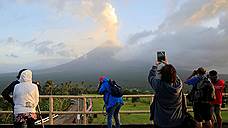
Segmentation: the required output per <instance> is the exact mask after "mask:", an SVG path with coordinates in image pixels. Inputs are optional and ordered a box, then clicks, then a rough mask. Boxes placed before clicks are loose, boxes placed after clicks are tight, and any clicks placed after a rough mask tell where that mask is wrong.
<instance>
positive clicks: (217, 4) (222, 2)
mask: <svg viewBox="0 0 228 128" xmlns="http://www.w3.org/2000/svg"><path fill="white" fill-rule="evenodd" d="M227 10H228V1H227V0H210V1H209V2H208V3H205V4H204V5H203V6H202V7H201V8H200V9H199V10H198V11H197V12H195V13H194V14H193V15H192V16H191V17H190V18H189V20H190V21H189V22H191V23H197V22H199V21H202V20H208V19H210V18H212V17H215V16H218V14H219V13H220V12H222V11H227Z"/></svg>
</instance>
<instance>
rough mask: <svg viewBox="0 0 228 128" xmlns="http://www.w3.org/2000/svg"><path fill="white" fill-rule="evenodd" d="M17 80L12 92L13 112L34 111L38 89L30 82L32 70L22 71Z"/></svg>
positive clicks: (37, 100)
mask: <svg viewBox="0 0 228 128" xmlns="http://www.w3.org/2000/svg"><path fill="white" fill-rule="evenodd" d="M19 81H20V83H19V84H16V85H15V88H14V92H13V101H14V104H15V106H14V114H15V115H16V114H19V113H29V112H36V106H37V105H38V102H39V91H38V87H37V85H36V84H33V83H32V71H31V70H25V71H23V72H22V73H21V76H20V79H19Z"/></svg>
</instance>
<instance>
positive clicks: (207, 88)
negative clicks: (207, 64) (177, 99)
mask: <svg viewBox="0 0 228 128" xmlns="http://www.w3.org/2000/svg"><path fill="white" fill-rule="evenodd" d="M187 98H188V99H189V100H190V101H192V102H209V101H213V100H214V99H215V89H214V86H213V84H212V83H211V81H210V80H209V79H208V78H206V77H205V78H203V79H202V80H201V81H200V82H199V83H198V84H197V86H196V87H194V88H193V89H192V91H191V92H190V94H189V95H188V96H187Z"/></svg>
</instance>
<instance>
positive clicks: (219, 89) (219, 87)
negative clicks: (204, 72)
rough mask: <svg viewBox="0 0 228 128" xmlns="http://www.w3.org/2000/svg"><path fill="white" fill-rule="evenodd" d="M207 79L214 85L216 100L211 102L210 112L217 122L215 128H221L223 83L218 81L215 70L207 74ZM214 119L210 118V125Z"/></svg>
mask: <svg viewBox="0 0 228 128" xmlns="http://www.w3.org/2000/svg"><path fill="white" fill-rule="evenodd" d="M209 78H210V80H211V82H212V84H213V85H214V88H215V95H216V99H215V100H214V101H212V102H211V104H212V112H213V113H214V114H215V117H216V120H217V127H218V128H222V115H221V105H222V93H223V90H224V85H225V81H224V80H221V79H218V73H217V71H215V70H211V71H210V72H209ZM215 117H214V116H212V119H211V121H212V124H214V122H215Z"/></svg>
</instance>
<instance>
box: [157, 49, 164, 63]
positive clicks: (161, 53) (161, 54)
mask: <svg viewBox="0 0 228 128" xmlns="http://www.w3.org/2000/svg"><path fill="white" fill-rule="evenodd" d="M165 56H166V55H165V51H158V52H157V61H158V62H162V61H165V58H166V57H165Z"/></svg>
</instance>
